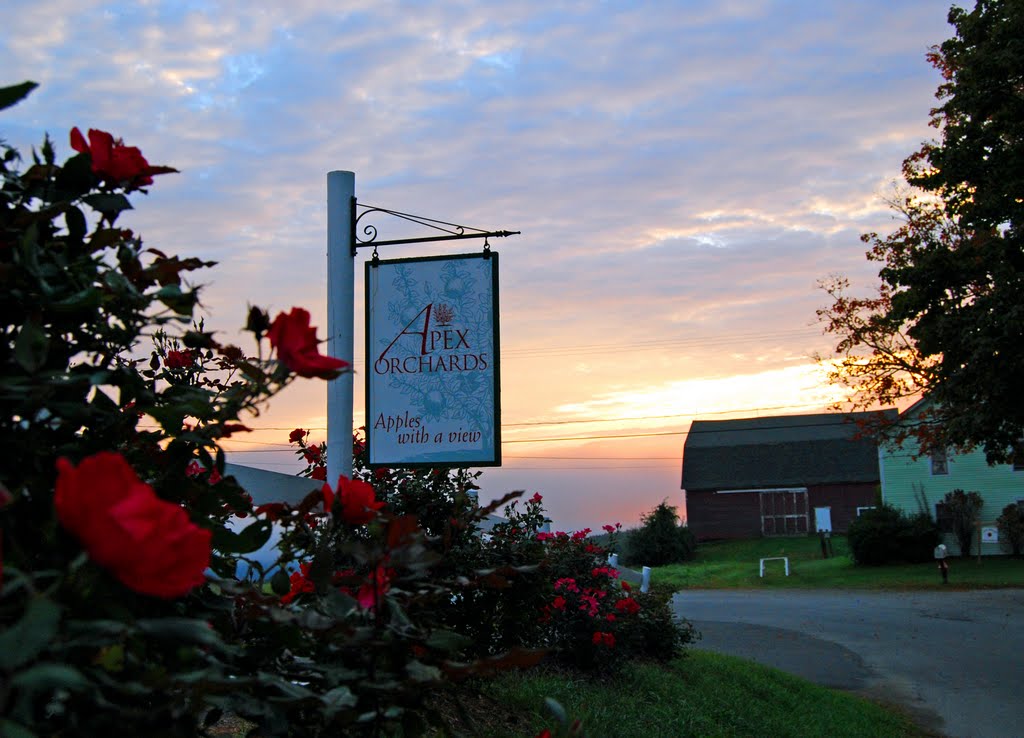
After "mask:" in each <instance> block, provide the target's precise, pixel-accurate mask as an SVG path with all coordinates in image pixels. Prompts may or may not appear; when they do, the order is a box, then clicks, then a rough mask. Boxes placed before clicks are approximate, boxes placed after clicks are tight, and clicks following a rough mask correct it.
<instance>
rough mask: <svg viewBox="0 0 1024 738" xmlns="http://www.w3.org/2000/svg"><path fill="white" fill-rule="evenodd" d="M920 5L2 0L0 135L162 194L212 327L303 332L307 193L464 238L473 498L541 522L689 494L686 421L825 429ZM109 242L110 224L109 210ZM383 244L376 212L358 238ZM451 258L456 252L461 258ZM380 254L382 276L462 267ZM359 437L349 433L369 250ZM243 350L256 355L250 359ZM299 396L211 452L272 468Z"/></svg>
mask: <svg viewBox="0 0 1024 738" xmlns="http://www.w3.org/2000/svg"><path fill="white" fill-rule="evenodd" d="M947 11H948V5H947V4H945V3H942V2H936V1H935V0H899V2H892V0H884V1H883V0H857V1H856V2H850V1H849V0H708V1H706V2H705V1H702V0H693V1H689V2H626V1H623V2H551V1H550V0H548V1H545V2H536V1H534V0H502V1H501V2H473V1H465V2H448V1H441V2H430V3H427V2H388V1H382V0H354V1H353V0H332V1H331V2H326V1H325V0H291V2H288V3H277V2H273V3H271V2H256V1H254V0H244V1H243V0H237V1H232V0H226V1H224V2H214V1H205V0H192V1H189V0H174V1H171V0H168V1H166V2H161V1H159V0H150V1H140V2H125V1H122V2H108V1H102V0H92V1H90V0H75V1H74V2H71V1H70V0H24V1H23V0H7V1H6V2H5V3H4V10H3V23H2V27H0V69H2V70H3V79H2V80H0V84H2V85H6V84H14V83H17V82H20V81H22V80H25V79H31V80H34V81H36V82H39V83H40V85H41V86H40V88H39V89H38V90H36V91H35V92H34V93H33V94H32V95H31V96H30V97H29V98H28V100H27V101H25V102H23V103H22V104H20V105H18V106H17V107H15V108H13V109H9V110H7V111H5V112H3V113H2V114H0V115H2V118H0V137H2V138H4V139H6V140H7V141H8V142H9V143H11V144H13V145H15V146H18V147H19V148H22V149H23V151H26V152H27V150H28V148H29V147H30V146H32V145H38V144H39V143H40V141H41V140H42V135H43V133H44V132H49V133H50V134H51V136H52V137H53V138H54V140H55V141H56V143H57V147H58V155H59V157H61V158H63V157H65V156H67V155H68V154H69V153H70V152H69V147H68V132H69V131H70V129H71V128H72V127H73V126H78V127H80V128H82V130H83V131H84V130H85V129H87V128H99V129H103V130H107V131H109V132H111V133H113V134H115V135H116V136H119V137H122V138H123V139H124V140H125V142H126V143H127V144H128V145H133V146H138V147H139V148H141V150H142V152H143V154H144V155H145V156H146V157H147V159H148V160H149V161H150V162H151V163H153V164H161V165H169V166H173V167H175V168H177V169H179V170H180V174H171V175H165V176H162V177H160V178H158V179H157V181H156V184H155V185H154V186H153V187H152V188H151V190H150V193H149V194H148V195H147V196H146V197H143V198H136V202H135V205H136V210H134V211H132V212H129V213H127V214H126V215H125V216H123V218H122V221H123V223H124V225H125V226H127V227H131V228H133V229H135V230H136V231H137V232H138V233H140V234H141V235H142V237H143V238H144V240H145V242H146V244H147V245H148V246H152V247H155V248H159V249H161V250H163V251H165V252H168V253H177V254H181V255H195V256H200V257H202V258H204V259H212V260H216V261H217V262H218V265H217V266H216V267H215V268H213V269H210V270H207V271H206V272H204V273H200V275H199V276H198V278H197V279H198V281H199V282H201V283H202V284H203V285H204V289H203V292H202V301H203V305H204V307H203V310H204V317H205V319H206V321H207V326H208V327H210V328H214V329H216V330H218V331H219V332H220V333H221V336H222V337H224V338H225V340H235V339H236V338H237V336H238V333H237V332H238V329H239V328H240V327H241V326H242V325H243V323H244V321H245V315H246V312H247V306H248V305H250V304H257V305H260V306H262V307H264V308H266V309H268V310H269V311H270V312H271V314H272V315H273V314H274V313H276V312H277V311H279V310H289V309H290V308H291V307H292V306H296V305H298V306H303V307H306V308H307V309H308V310H309V311H310V312H311V313H312V315H313V323H314V324H315V325H318V326H320V333H319V335H320V336H321V337H326V325H327V317H326V316H327V307H326V306H327V278H326V248H327V246H326V239H327V236H326V228H327V204H326V175H327V172H329V171H332V170H349V171H352V172H355V181H356V195H357V197H358V199H359V200H360V202H363V203H370V204H373V205H378V206H381V207H386V208H390V209H395V210H400V211H404V212H408V213H414V214H417V215H423V216H426V217H430V218H435V219H440V220H445V221H449V222H455V223H460V224H464V225H468V226H472V227H476V228H482V229H487V230H502V229H507V230H513V231H521V235H518V236H513V237H509V238H506V239H501V240H495V241H492V242H491V246H492V248H493V249H494V250H496V251H498V252H499V253H500V254H501V262H500V266H501V274H500V298H501V305H500V310H501V313H500V326H501V328H500V330H501V349H502V351H501V388H502V393H501V406H502V417H501V422H502V440H503V449H502V456H503V464H502V466H501V467H500V468H488V469H485V470H484V473H483V475H482V477H481V479H480V483H481V488H482V489H481V493H480V494H481V499H482V500H483V501H487V500H489V499H491V498H494V497H497V496H500V495H502V494H504V493H505V492H507V491H510V490H517V489H522V490H526V491H527V492H528V493H529V494H530V495H532V494H533V493H534V492H539V493H540V494H541V495H542V496H543V497H544V503H545V506H546V510H547V512H548V514H549V515H550V516H551V518H552V519H553V521H554V527H555V528H556V529H566V530H574V529H579V528H582V527H591V528H594V529H598V528H599V527H600V526H601V525H602V524H605V523H616V522H621V523H622V524H623V525H624V526H627V527H629V526H632V525H636V524H637V523H638V521H639V520H640V517H641V515H642V514H643V513H644V512H646V511H649V510H650V509H652V508H653V507H655V506H656V505H657V504H658V503H660V502H661V501H662V500H668V502H669V503H670V504H673V505H677V506H681V505H682V495H681V491H680V477H681V464H682V451H683V444H684V442H685V438H686V435H685V434H686V430H687V428H688V426H689V423H690V421H691V420H692V419H694V418H717V419H721V418H728V417H755V416H764V415H781V414H793V413H808V412H820V411H824V410H825V409H827V408H828V407H829V406H830V405H831V403H833V402H835V401H836V400H841V399H842V395H841V394H840V393H839V391H838V389H837V388H835V387H831V386H829V385H828V383H827V381H826V380H825V378H824V372H823V370H822V369H821V368H820V367H819V366H818V365H817V364H816V363H815V360H814V358H813V357H814V356H815V355H817V354H826V355H827V354H829V353H830V351H831V349H832V348H833V342H832V341H830V339H829V338H828V337H827V336H825V335H823V333H822V329H821V326H820V325H819V324H818V322H817V320H816V317H815V310H816V309H818V308H821V307H824V306H825V305H826V304H827V300H826V296H825V294H824V292H823V291H822V290H821V289H820V287H819V286H818V284H819V282H820V280H822V279H824V278H827V277H828V276H829V275H833V274H845V275H847V276H849V277H850V278H851V281H852V282H853V285H854V287H855V289H859V290H861V291H867V290H869V289H870V287H871V285H872V284H875V283H877V266H874V267H873V266H872V264H871V263H869V262H867V261H866V259H865V258H864V251H865V246H864V244H862V243H861V242H860V239H859V235H860V234H862V233H865V232H870V231H877V232H882V233H884V232H887V231H888V230H891V229H893V228H894V227H895V225H896V223H895V221H894V220H893V217H892V214H891V211H890V210H889V208H888V206H887V205H886V198H887V197H889V196H890V195H891V194H892V192H893V188H894V187H895V186H897V185H898V181H899V176H900V164H901V162H902V160H903V159H904V157H906V156H907V155H908V154H910V153H911V152H912V151H914V150H915V149H917V148H918V147H919V145H920V144H921V142H922V141H925V140H928V139H930V138H933V137H934V135H935V131H934V130H933V129H930V128H929V127H928V125H927V123H928V113H929V110H930V109H931V108H932V107H933V106H934V105H935V99H934V93H935V89H936V87H937V85H938V83H939V81H940V80H939V76H938V73H937V72H936V71H935V70H934V69H932V68H931V67H930V66H929V65H928V63H927V62H926V60H925V54H926V52H927V50H928V48H929V47H930V46H931V45H933V44H937V43H940V42H941V41H943V40H944V39H946V38H947V37H949V36H950V35H951V34H952V31H951V28H950V27H949V26H948V25H947V23H946V13H947ZM119 222H121V221H119ZM379 227H380V229H381V235H380V238H389V237H393V236H391V235H387V234H386V229H387V227H388V226H387V224H385V222H384V221H380V222H379ZM467 244H468V245H467ZM478 249H479V244H477V243H476V242H463V243H455V244H431V245H426V246H422V245H421V246H395V247H385V248H382V249H381V258H403V257H412V256H433V255H440V254H446V253H466V252H472V251H475V250H478ZM368 256H369V255H368V254H366V253H364V252H362V251H361V252H360V255H359V257H358V263H357V265H356V275H357V277H358V279H357V284H356V298H355V300H356V336H355V345H356V346H357V349H356V352H355V353H356V355H355V357H354V358H355V366H356V379H355V383H354V384H355V400H354V404H355V414H356V420H355V423H356V425H357V426H359V425H362V421H363V397H362V386H363V384H362V382H363V379H362V374H363V368H362V361H363V356H362V353H363V352H362V351H361V349H360V348H358V347H361V346H362V341H363V328H362V304H363V302H362V300H363V294H362V284H361V275H362V262H363V261H364V260H365V259H366V258H367V257H368ZM242 345H243V348H246V349H248V350H254V347H253V346H249V345H246V344H242ZM326 415H327V414H326V388H325V385H324V383H323V382H319V381H315V380H304V381H300V382H297V383H295V384H294V385H292V386H290V387H289V388H288V389H287V390H285V392H283V393H282V394H280V395H279V396H277V397H275V398H274V399H273V400H272V401H271V403H270V405H269V406H268V407H267V408H265V409H264V411H263V412H262V413H261V414H260V415H259V416H258V417H256V418H251V419H249V422H248V423H247V424H248V425H249V426H250V427H252V428H253V429H254V431H253V432H252V433H250V434H248V436H247V437H246V438H244V439H239V440H238V441H236V442H233V443H232V444H231V445H230V448H231V449H232V450H231V451H230V452H229V460H230V461H232V462H235V463H240V464H249V465H252V466H257V467H261V468H266V469H272V470H275V471H281V472H286V473H295V472H297V471H299V470H300V468H301V465H300V464H299V463H298V462H297V460H296V459H295V457H294V454H293V453H292V452H291V451H290V450H289V449H288V447H287V435H288V432H289V431H290V430H291V429H292V428H295V427H302V428H309V429H311V430H312V436H311V439H312V440H314V441H315V440H322V439H323V438H325V437H326V424H327V417H326Z"/></svg>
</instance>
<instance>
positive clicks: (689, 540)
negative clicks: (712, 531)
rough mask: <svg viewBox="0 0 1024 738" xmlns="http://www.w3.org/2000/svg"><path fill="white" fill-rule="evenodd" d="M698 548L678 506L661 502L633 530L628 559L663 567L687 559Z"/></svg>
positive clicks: (636, 562)
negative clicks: (680, 516) (681, 517)
mask: <svg viewBox="0 0 1024 738" xmlns="http://www.w3.org/2000/svg"><path fill="white" fill-rule="evenodd" d="M696 551H697V540H696V538H695V537H694V535H693V533H692V532H691V531H690V529H689V528H688V527H687V526H685V525H680V524H679V516H678V515H677V514H676V508H675V507H673V506H671V505H669V504H668V503H667V502H666V501H662V502H661V504H659V505H658V506H657V507H656V508H654V509H653V510H651V511H650V512H649V513H647V514H646V515H644V516H643V518H642V521H641V525H640V527H639V528H637V529H636V530H633V531H631V532H630V534H629V542H628V544H627V550H626V559H627V560H628V561H629V562H631V563H632V564H634V565H637V566H664V565H665V564H678V563H681V562H683V561H688V560H690V559H692V558H693V556H694V554H695V553H696Z"/></svg>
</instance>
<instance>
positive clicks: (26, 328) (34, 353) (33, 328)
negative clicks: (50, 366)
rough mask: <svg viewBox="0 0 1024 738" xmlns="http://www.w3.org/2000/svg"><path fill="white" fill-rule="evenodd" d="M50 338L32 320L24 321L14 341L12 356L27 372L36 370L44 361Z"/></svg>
mask: <svg viewBox="0 0 1024 738" xmlns="http://www.w3.org/2000/svg"><path fill="white" fill-rule="evenodd" d="M49 346H50V339H49V338H48V337H47V335H46V332H45V331H44V330H43V329H42V326H40V325H39V323H37V322H35V321H34V320H30V321H29V322H27V323H25V324H24V325H23V326H22V327H21V330H20V331H19V332H18V338H17V339H16V340H15V342H14V358H15V359H16V360H17V362H18V363H19V364H20V365H21V367H22V369H24V370H25V371H27V372H36V371H38V370H39V368H40V367H42V366H43V364H44V363H45V362H46V354H47V351H48V350H49Z"/></svg>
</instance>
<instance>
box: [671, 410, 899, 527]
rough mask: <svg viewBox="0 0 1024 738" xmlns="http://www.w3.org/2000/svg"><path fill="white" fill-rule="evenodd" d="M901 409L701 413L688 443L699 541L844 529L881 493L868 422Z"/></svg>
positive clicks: (687, 479) (692, 513) (690, 507)
mask: <svg viewBox="0 0 1024 738" xmlns="http://www.w3.org/2000/svg"><path fill="white" fill-rule="evenodd" d="M895 415H896V411H895V410H884V411H878V412H862V413H819V414H816V415H786V416H776V417H765V418H744V419H739V420H695V421H694V422H693V425H691V426H690V432H689V434H688V435H687V437H686V445H685V446H684V448H683V484H682V487H683V490H684V494H685V499H686V518H687V525H689V526H690V529H691V530H692V531H693V533H694V535H696V536H697V538H698V539H699V540H709V539H714V538H756V537H758V536H779V535H806V534H807V533H810V532H814V531H817V530H830V531H836V532H845V531H846V529H847V526H849V524H850V521H851V520H853V519H854V518H855V517H857V513H858V510H859V509H862V508H866V507H871V506H873V505H875V501H876V499H877V495H878V489H879V471H878V470H879V465H878V445H877V443H876V442H875V440H873V439H872V438H871V437H870V435H869V433H868V432H867V429H870V428H871V427H876V426H877V425H878V424H879V423H880V421H883V420H888V419H894V418H895Z"/></svg>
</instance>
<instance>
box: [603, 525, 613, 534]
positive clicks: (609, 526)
mask: <svg viewBox="0 0 1024 738" xmlns="http://www.w3.org/2000/svg"><path fill="white" fill-rule="evenodd" d="M602 527H603V528H604V530H605V532H606V533H614V532H615V526H614V525H605V526H602Z"/></svg>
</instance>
